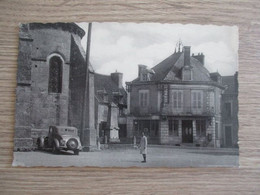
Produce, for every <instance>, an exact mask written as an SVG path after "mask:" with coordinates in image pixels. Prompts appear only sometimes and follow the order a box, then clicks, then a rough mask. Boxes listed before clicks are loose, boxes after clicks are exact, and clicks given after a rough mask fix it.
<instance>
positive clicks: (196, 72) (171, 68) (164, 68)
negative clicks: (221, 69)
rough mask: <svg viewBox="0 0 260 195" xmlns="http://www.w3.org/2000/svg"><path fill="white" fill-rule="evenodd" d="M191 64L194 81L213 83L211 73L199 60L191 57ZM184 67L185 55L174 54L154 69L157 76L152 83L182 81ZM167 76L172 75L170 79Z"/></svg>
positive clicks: (152, 78) (154, 76)
mask: <svg viewBox="0 0 260 195" xmlns="http://www.w3.org/2000/svg"><path fill="white" fill-rule="evenodd" d="M190 64H191V67H192V77H193V80H192V81H212V80H211V78H210V75H209V71H208V70H207V69H206V68H205V67H204V65H202V64H201V62H200V61H199V60H197V59H196V58H193V57H192V56H190ZM183 66H184V53H183V52H178V53H174V54H172V55H170V56H169V57H168V58H166V59H165V60H163V61H162V62H160V63H159V64H157V65H156V66H154V67H153V68H152V70H154V72H155V74H154V75H153V76H152V77H151V81H162V80H182V68H183ZM167 75H170V77H168V76H167ZM132 82H133V83H134V82H139V79H138V78H137V79H135V80H133V81H132Z"/></svg>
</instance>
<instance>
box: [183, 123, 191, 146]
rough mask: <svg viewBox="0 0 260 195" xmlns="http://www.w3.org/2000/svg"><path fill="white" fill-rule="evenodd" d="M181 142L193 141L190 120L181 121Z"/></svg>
mask: <svg viewBox="0 0 260 195" xmlns="http://www.w3.org/2000/svg"><path fill="white" fill-rule="evenodd" d="M182 142H183V143H193V130H192V120H183V121H182Z"/></svg>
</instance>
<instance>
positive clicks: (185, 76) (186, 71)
mask: <svg viewBox="0 0 260 195" xmlns="http://www.w3.org/2000/svg"><path fill="white" fill-rule="evenodd" d="M182 80H183V81H191V80H192V70H191V67H184V68H183V70H182Z"/></svg>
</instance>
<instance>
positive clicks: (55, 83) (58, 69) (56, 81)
mask: <svg viewBox="0 0 260 195" xmlns="http://www.w3.org/2000/svg"><path fill="white" fill-rule="evenodd" d="M62 64H63V62H62V60H61V58H60V57H59V56H53V57H51V58H50V60H49V66H50V69H49V93H61V90H62Z"/></svg>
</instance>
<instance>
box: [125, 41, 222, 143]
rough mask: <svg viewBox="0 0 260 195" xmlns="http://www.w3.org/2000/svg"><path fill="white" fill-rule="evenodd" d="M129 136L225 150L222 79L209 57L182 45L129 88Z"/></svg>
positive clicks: (145, 70)
mask: <svg viewBox="0 0 260 195" xmlns="http://www.w3.org/2000/svg"><path fill="white" fill-rule="evenodd" d="M126 85H127V91H128V117H127V136H128V137H129V138H131V137H134V136H136V137H137V139H138V138H139V137H140V135H141V133H142V132H143V131H145V132H146V133H147V135H148V142H149V143H150V144H171V145H180V144H188V145H194V146H195V145H196V146H213V147H220V144H221V138H220V137H219V136H216V135H220V134H221V133H220V132H221V129H220V128H221V94H222V93H223V91H224V89H225V88H224V86H223V85H222V80H221V76H220V75H218V73H212V74H210V73H209V71H208V70H207V69H206V68H205V66H204V55H203V54H202V53H199V54H198V55H194V54H192V55H191V54H190V47H189V46H184V47H182V46H181V44H179V45H178V47H177V48H176V50H175V52H174V53H173V54H172V55H170V56H169V57H168V58H166V59H165V60H163V61H162V62H160V63H159V64H157V65H156V66H154V67H153V68H151V69H149V68H148V67H147V66H145V65H139V67H138V78H136V79H135V80H133V81H132V82H127V83H126Z"/></svg>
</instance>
